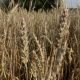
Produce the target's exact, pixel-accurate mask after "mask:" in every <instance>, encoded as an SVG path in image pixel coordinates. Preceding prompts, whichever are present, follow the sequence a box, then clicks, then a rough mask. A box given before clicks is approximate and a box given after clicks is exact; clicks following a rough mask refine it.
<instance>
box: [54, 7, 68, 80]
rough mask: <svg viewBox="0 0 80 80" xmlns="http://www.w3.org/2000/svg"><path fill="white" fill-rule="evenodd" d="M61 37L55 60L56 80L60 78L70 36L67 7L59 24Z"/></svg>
mask: <svg viewBox="0 0 80 80" xmlns="http://www.w3.org/2000/svg"><path fill="white" fill-rule="evenodd" d="M59 29H60V31H59V33H58V34H59V39H58V48H57V51H56V60H55V68H56V69H55V77H54V80H57V79H59V78H60V77H59V73H60V69H61V66H62V61H63V58H64V55H65V54H66V49H67V41H68V37H69V24H68V9H67V8H65V9H64V10H63V12H62V14H61V16H60V25H59Z"/></svg>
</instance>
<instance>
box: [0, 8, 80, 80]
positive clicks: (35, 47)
mask: <svg viewBox="0 0 80 80" xmlns="http://www.w3.org/2000/svg"><path fill="white" fill-rule="evenodd" d="M0 80H80V11H79V10H78V9H76V10H68V9H54V10H50V11H47V12H45V11H43V12H41V11H40V10H39V11H38V12H35V11H30V12H29V11H28V12H27V10H24V9H20V8H17V7H15V8H13V9H12V10H11V11H9V12H8V13H5V12H3V11H2V10H0Z"/></svg>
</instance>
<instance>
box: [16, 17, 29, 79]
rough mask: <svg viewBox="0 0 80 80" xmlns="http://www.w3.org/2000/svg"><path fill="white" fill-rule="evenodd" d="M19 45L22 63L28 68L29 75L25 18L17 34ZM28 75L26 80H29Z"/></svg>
mask: <svg viewBox="0 0 80 80" xmlns="http://www.w3.org/2000/svg"><path fill="white" fill-rule="evenodd" d="M17 37H18V38H17V45H18V49H19V54H20V56H21V63H23V64H24V65H25V68H26V74H27V62H28V57H29V49H28V34H27V28H26V22H25V20H24V18H23V19H22V23H21V27H20V29H19V32H18V34H17ZM27 78H28V77H27V75H26V79H27Z"/></svg>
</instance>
